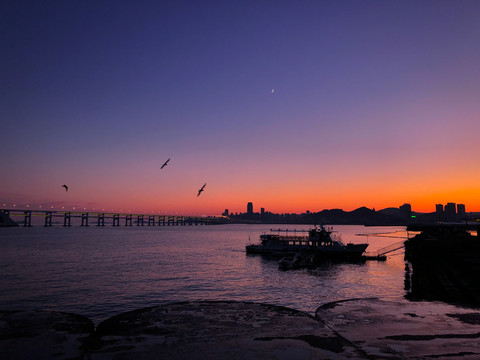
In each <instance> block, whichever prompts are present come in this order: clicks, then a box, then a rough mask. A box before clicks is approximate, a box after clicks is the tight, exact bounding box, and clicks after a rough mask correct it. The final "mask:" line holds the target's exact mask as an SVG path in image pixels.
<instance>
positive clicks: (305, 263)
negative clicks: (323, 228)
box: [278, 252, 314, 270]
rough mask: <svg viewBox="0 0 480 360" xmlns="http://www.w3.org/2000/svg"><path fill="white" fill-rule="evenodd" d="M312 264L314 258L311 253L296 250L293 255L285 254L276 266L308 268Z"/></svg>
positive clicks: (280, 267)
mask: <svg viewBox="0 0 480 360" xmlns="http://www.w3.org/2000/svg"><path fill="white" fill-rule="evenodd" d="M313 265H314V258H313V254H312V253H308V254H306V253H301V252H298V253H296V254H295V255H293V256H290V255H289V256H285V257H283V258H281V259H280V261H279V262H278V268H279V269H280V270H295V269H303V268H310V267H313Z"/></svg>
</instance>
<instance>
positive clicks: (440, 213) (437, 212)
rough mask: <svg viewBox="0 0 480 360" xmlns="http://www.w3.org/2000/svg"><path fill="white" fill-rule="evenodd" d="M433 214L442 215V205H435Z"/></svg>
mask: <svg viewBox="0 0 480 360" xmlns="http://www.w3.org/2000/svg"><path fill="white" fill-rule="evenodd" d="M435 213H436V214H437V215H443V204H436V205H435Z"/></svg>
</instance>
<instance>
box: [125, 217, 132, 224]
mask: <svg viewBox="0 0 480 360" xmlns="http://www.w3.org/2000/svg"><path fill="white" fill-rule="evenodd" d="M132 218H133V216H132V215H126V216H125V226H132Z"/></svg>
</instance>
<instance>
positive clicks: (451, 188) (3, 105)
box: [0, 0, 480, 214]
mask: <svg viewBox="0 0 480 360" xmlns="http://www.w3.org/2000/svg"><path fill="white" fill-rule="evenodd" d="M479 19H480V1H462V0H455V1H438V0H435V1H423V0H422V1H191V2H181V1H135V2H133V1H48V2H45V1H6V2H4V3H3V5H2V11H1V12H0V29H1V35H0V36H1V37H0V39H1V40H0V41H1V48H2V56H1V57H0V69H1V78H0V80H1V81H0V109H1V118H2V122H1V123H2V125H1V131H0V140H1V144H2V155H1V157H0V167H1V174H0V200H1V201H2V205H3V203H5V204H7V205H6V207H9V206H8V204H12V203H18V204H22V203H25V204H27V203H31V204H36V205H41V204H49V203H55V204H64V205H66V206H71V205H72V204H76V205H77V206H87V207H89V206H91V207H95V206H96V207H111V208H115V209H117V210H125V209H129V208H131V209H136V210H139V211H140V210H148V211H160V212H185V213H201V214H203V213H208V214H215V213H220V212H221V211H223V210H224V209H225V208H230V209H231V211H245V206H246V202H247V201H253V202H254V204H255V205H256V206H257V205H258V207H260V206H263V207H265V208H267V210H272V211H275V212H301V211H304V210H307V209H309V210H311V211H316V210H321V209H323V208H334V207H342V208H345V209H347V210H351V209H353V208H355V207H358V206H362V205H366V206H370V207H376V208H381V207H387V206H398V205H401V204H402V203H403V202H410V203H412V206H413V208H414V210H424V211H427V210H431V211H433V209H434V204H435V202H447V201H453V202H463V203H466V204H467V211H468V210H470V211H472V210H477V211H480V186H479V185H478V184H479V181H478V178H479V176H480V171H479V170H478V155H479V150H480V145H479V139H480V21H479ZM272 89H274V90H275V91H274V92H273V93H272ZM167 158H171V159H172V160H171V162H170V164H169V165H168V166H167V167H166V168H165V169H163V170H162V171H160V170H159V167H160V165H161V164H162V163H163V162H164V161H165V160H166V159H167ZM205 182H207V184H208V185H207V187H206V189H205V192H204V193H203V194H202V196H201V197H198V198H197V197H196V192H197V190H198V188H200V187H201V186H202V185H203V183H205ZM64 183H65V184H68V185H69V186H70V191H69V193H68V197H67V194H65V193H64V192H62V189H61V188H60V186H61V185H62V184H64Z"/></svg>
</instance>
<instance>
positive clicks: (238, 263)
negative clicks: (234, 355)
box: [0, 225, 406, 323]
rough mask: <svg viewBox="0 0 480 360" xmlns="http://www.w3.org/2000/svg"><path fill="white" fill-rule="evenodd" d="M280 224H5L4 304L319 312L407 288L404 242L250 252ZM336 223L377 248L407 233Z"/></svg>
mask: <svg viewBox="0 0 480 360" xmlns="http://www.w3.org/2000/svg"><path fill="white" fill-rule="evenodd" d="M272 227H273V228H278V227H279V226H278V225H218V226H178V227H143V228H139V227H128V228H125V227H120V228H114V227H111V226H110V227H104V228H97V227H88V228H82V227H72V228H63V227H61V226H55V227H53V228H44V227H42V226H37V227H32V228H22V227H20V228H4V229H0V249H1V251H0V290H1V291H0V309H44V310H59V311H67V312H74V313H77V314H81V315H84V316H87V317H89V318H90V319H92V320H93V321H94V322H95V323H98V322H99V321H101V320H104V319H106V318H108V317H110V316H112V315H116V314H119V313H121V312H125V311H129V310H133V309H137V308H140V307H145V306H152V305H156V304H159V303H165V302H170V301H183V300H244V301H259V302H266V303H270V304H276V305H283V306H288V307H292V308H295V309H298V310H302V311H305V312H308V313H310V314H314V312H315V309H316V308H317V307H318V306H320V305H322V304H324V303H326V302H329V301H335V300H341V299H346V298H356V297H370V296H380V297H389V298H400V297H403V295H404V290H403V286H404V261H403V252H402V251H400V252H397V253H396V254H394V255H393V256H391V257H389V258H388V260H387V261H386V262H377V261H368V262H366V263H364V264H324V265H322V266H320V267H318V268H316V269H314V270H307V269H301V270H294V271H286V272H285V271H279V270H278V264H277V261H276V260H268V259H263V258H262V257H261V256H258V255H257V256H255V255H246V254H245V245H247V244H249V243H250V242H257V240H258V237H259V235H260V234H262V233H264V232H268V231H269V230H270V228H272ZM280 227H282V228H285V225H281V226H280ZM288 228H289V229H293V228H295V229H308V226H292V225H290V226H288ZM334 229H335V230H337V231H338V232H339V233H340V234H341V235H342V238H343V240H344V242H349V241H351V242H354V243H361V242H368V243H369V244H370V245H369V250H375V249H378V248H381V247H384V246H387V245H390V244H393V243H396V242H398V241H401V240H404V239H405V236H406V233H405V231H404V230H405V229H404V228H403V227H363V226H335V227H334ZM358 233H363V234H366V233H369V234H374V233H384V234H385V233H391V234H390V235H389V236H375V235H369V236H368V237H367V236H356V235H355V234H358ZM390 236H395V237H390ZM249 239H251V240H249Z"/></svg>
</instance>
